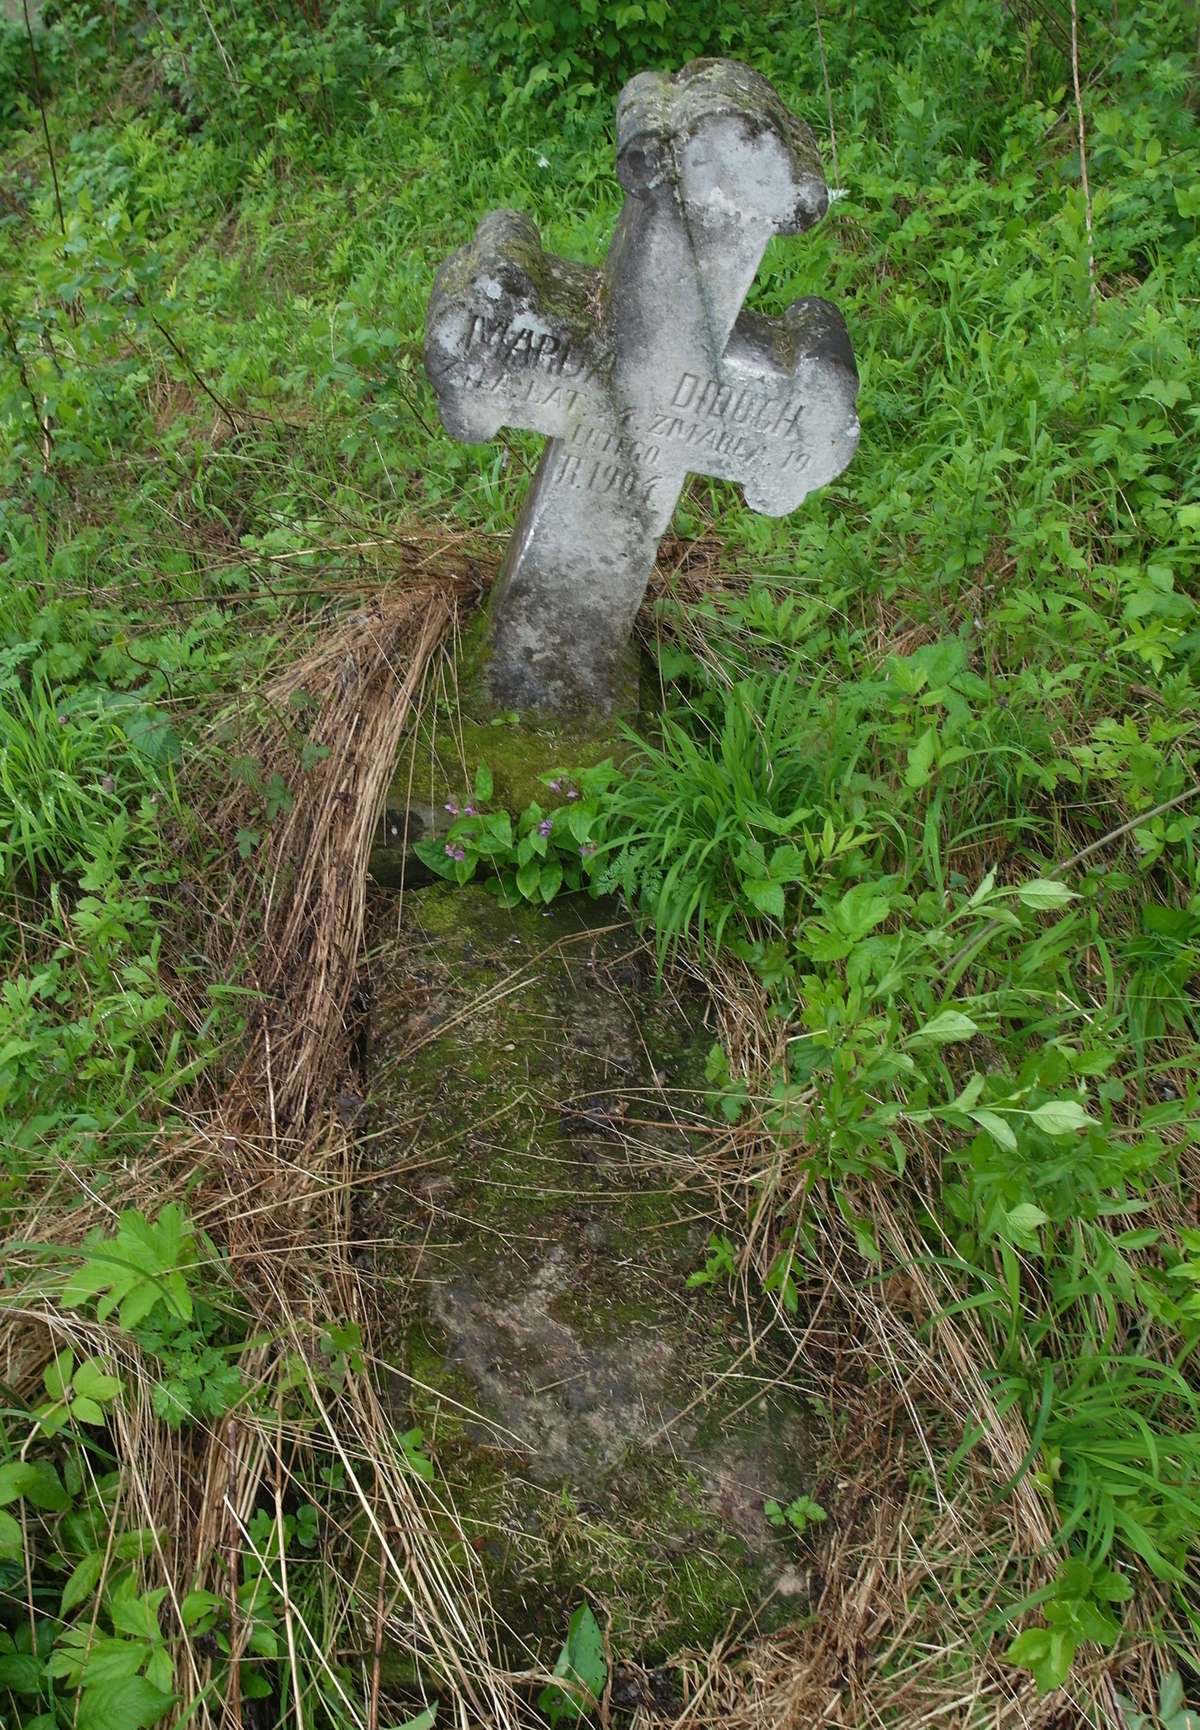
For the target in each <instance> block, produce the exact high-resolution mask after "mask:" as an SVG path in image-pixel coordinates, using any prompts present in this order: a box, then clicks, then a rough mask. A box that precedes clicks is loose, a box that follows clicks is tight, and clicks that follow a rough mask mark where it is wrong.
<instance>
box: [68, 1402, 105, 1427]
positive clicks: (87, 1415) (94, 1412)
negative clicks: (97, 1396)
mask: <svg viewBox="0 0 1200 1730" xmlns="http://www.w3.org/2000/svg"><path fill="white" fill-rule="evenodd" d="M71 1416H72V1417H73V1418H78V1419H79V1421H80V1423H81V1424H102V1423H103V1422H104V1408H103V1406H98V1405H97V1404H96V1402H95V1400H86V1399H78V1398H76V1399H74V1400H72V1401H71Z"/></svg>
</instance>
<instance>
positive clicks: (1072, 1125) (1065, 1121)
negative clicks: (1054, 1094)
mask: <svg viewBox="0 0 1200 1730" xmlns="http://www.w3.org/2000/svg"><path fill="white" fill-rule="evenodd" d="M1029 1115H1030V1117H1031V1118H1032V1119H1033V1121H1034V1123H1036V1124H1037V1126H1038V1128H1039V1129H1041V1130H1044V1131H1045V1132H1046V1134H1047V1135H1074V1134H1075V1132H1076V1131H1077V1130H1080V1129H1088V1128H1090V1127H1091V1125H1092V1124H1093V1123H1094V1122H1095V1119H1094V1118H1092V1117H1089V1116H1088V1114H1087V1112H1086V1111H1085V1110H1084V1109H1083V1107H1082V1105H1080V1103H1079V1101H1078V1100H1077V1099H1048V1100H1047V1101H1046V1103H1045V1104H1044V1105H1039V1106H1038V1107H1037V1108H1036V1109H1035V1110H1033V1111H1031V1112H1030V1114H1029Z"/></svg>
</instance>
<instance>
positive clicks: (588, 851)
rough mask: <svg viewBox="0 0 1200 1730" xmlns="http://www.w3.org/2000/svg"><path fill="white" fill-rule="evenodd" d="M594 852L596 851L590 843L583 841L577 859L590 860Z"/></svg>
mask: <svg viewBox="0 0 1200 1730" xmlns="http://www.w3.org/2000/svg"><path fill="white" fill-rule="evenodd" d="M595 851H596V849H595V847H594V846H593V845H592V843H591V842H590V841H585V842H584V844H583V846H582V847H581V848H580V849H579V857H580V858H581V859H590V858H591V856H592V854H593V853H594V852H595Z"/></svg>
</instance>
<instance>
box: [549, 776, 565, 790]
mask: <svg viewBox="0 0 1200 1730" xmlns="http://www.w3.org/2000/svg"><path fill="white" fill-rule="evenodd" d="M562 789H563V784H562V782H561V781H560V780H557V779H555V780H553V781H551V783H550V791H551V792H552V793H561V792H562Z"/></svg>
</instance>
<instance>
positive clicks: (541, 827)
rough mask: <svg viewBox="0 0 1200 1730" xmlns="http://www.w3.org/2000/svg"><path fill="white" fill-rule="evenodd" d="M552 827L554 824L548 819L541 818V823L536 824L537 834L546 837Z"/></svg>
mask: <svg viewBox="0 0 1200 1730" xmlns="http://www.w3.org/2000/svg"><path fill="white" fill-rule="evenodd" d="M553 827H554V824H553V822H552V821H551V820H550V818H549V817H543V818H542V820H541V822H540V823H539V824H538V834H539V835H542V836H545V835H548V834H549V833H550V831H551V829H553Z"/></svg>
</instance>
